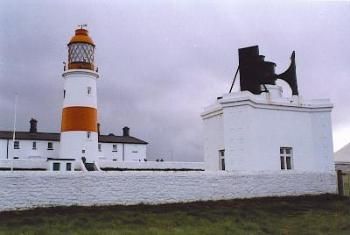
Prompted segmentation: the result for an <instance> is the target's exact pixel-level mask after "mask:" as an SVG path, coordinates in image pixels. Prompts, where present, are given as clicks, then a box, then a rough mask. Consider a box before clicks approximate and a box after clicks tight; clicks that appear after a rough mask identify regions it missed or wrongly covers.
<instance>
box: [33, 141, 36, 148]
mask: <svg viewBox="0 0 350 235" xmlns="http://www.w3.org/2000/svg"><path fill="white" fill-rule="evenodd" d="M32 149H36V142H35V141H34V142H33V143H32Z"/></svg>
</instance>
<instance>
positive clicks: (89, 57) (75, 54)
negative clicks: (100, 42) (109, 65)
mask: <svg viewBox="0 0 350 235" xmlns="http://www.w3.org/2000/svg"><path fill="white" fill-rule="evenodd" d="M75 62H79V63H90V64H93V63H94V46H92V45H90V44H86V43H73V44H70V45H69V46H68V63H75Z"/></svg>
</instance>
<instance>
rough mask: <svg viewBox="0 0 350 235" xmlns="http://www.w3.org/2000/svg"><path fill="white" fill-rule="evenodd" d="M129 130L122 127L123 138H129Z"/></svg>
mask: <svg viewBox="0 0 350 235" xmlns="http://www.w3.org/2000/svg"><path fill="white" fill-rule="evenodd" d="M129 130H130V128H129V127H127V126H125V127H123V136H129Z"/></svg>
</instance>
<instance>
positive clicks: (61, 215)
mask: <svg viewBox="0 0 350 235" xmlns="http://www.w3.org/2000/svg"><path fill="white" fill-rule="evenodd" d="M0 234H6V235H8V234H28V235H29V234H40V235H42V234H65V235H66V234H84V235H85V234H87V235H89V234H215V235H218V234H350V198H340V197H337V196H329V195H325V196H309V197H294V198H293V197H290V198H262V199H250V200H248V199H247V200H231V201H218V202H198V203H186V204H168V205H160V206H147V205H138V206H110V207H56V208H45V209H34V210H28V211H15V212H3V213H0Z"/></svg>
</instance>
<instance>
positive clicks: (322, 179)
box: [0, 171, 336, 211]
mask: <svg viewBox="0 0 350 235" xmlns="http://www.w3.org/2000/svg"><path fill="white" fill-rule="evenodd" d="M0 188H1V190H0V198H1V199H0V211H5V210H13V209H24V208H31V207H39V206H40V207H47V206H70V205H84V206H89V205H113V204H121V205H131V204H139V203H146V204H161V203H174V202H190V201H199V200H221V199H233V198H252V197H266V196H287V195H304V194H323V193H336V176H335V174H327V173H306V172H295V171H294V172H280V173H274V174H272V173H264V172H260V174H246V175H243V174H236V173H228V172H130V171H129V172H88V173H84V172H66V173H59V172H0Z"/></svg>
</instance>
